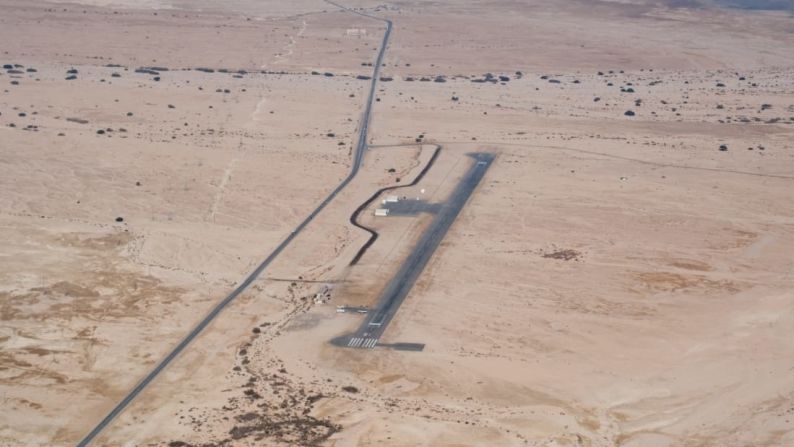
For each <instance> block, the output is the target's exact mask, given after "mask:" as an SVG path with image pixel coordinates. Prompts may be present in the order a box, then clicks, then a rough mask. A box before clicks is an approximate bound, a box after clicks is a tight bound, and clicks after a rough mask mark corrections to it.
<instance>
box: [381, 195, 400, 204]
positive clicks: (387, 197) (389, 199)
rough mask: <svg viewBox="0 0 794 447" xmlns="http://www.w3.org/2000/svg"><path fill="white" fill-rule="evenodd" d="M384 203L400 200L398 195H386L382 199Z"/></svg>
mask: <svg viewBox="0 0 794 447" xmlns="http://www.w3.org/2000/svg"><path fill="white" fill-rule="evenodd" d="M384 201H385V202H386V203H394V202H399V201H400V196H386V198H385V199H384Z"/></svg>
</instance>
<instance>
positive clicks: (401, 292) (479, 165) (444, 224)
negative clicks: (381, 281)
mask: <svg viewBox="0 0 794 447" xmlns="http://www.w3.org/2000/svg"><path fill="white" fill-rule="evenodd" d="M468 155H469V156H470V157H471V158H472V159H473V161H472V164H471V166H470V167H469V170H468V171H467V172H466V174H465V175H464V176H463V178H462V179H461V180H460V182H459V183H458V185H457V186H456V187H455V190H454V191H453V192H452V194H450V196H449V198H448V199H447V200H446V201H445V202H444V203H442V204H440V206H439V207H438V211H437V214H436V217H435V218H434V219H433V221H432V222H431V224H430V226H429V227H428V228H427V229H426V230H425V232H424V233H422V236H421V237H420V239H419V240H418V241H417V243H416V246H415V247H414V250H413V251H412V252H411V254H409V255H408V257H407V258H405V261H403V263H402V265H401V266H400V269H399V270H398V271H397V273H396V274H395V275H394V277H393V278H392V279H391V281H389V283H388V285H387V286H386V288H385V289H384V290H383V292H382V293H381V296H380V298H379V299H378V303H377V305H376V306H375V307H374V308H373V309H372V310H371V311H370V312H369V313H368V314H367V317H366V318H365V319H364V322H363V323H361V326H360V327H359V328H358V330H356V332H355V333H353V334H349V335H345V336H342V337H338V338H336V339H334V340H332V343H333V344H334V345H337V346H341V347H349V348H362V349H371V348H374V347H376V346H378V344H379V340H380V337H381V336H382V335H383V332H384V331H385V330H386V328H387V327H388V325H389V323H390V322H391V320H392V319H393V318H394V316H395V314H397V310H398V309H399V308H400V305H401V304H402V303H403V301H404V300H405V297H406V296H408V293H409V292H410V291H411V289H412V288H413V286H414V284H415V283H416V280H417V279H419V276H420V275H421V274H422V271H423V270H424V268H425V266H426V265H427V263H428V262H429V261H430V258H431V257H432V256H433V253H434V252H435V251H436V249H437V248H438V246H439V245H440V244H441V241H442V240H443V239H444V236H445V235H446V234H447V231H448V230H449V228H450V227H451V226H452V224H453V223H454V222H455V219H456V218H457V217H458V214H460V211H461V209H463V206H464V205H466V202H467V201H468V199H469V197H470V196H471V194H472V193H473V192H474V190H475V189H476V188H477V185H479V183H480V180H482V178H483V177H484V176H485V172H486V171H487V170H488V168H489V167H490V166H491V163H492V162H493V160H494V154H491V153H485V152H477V153H471V154H468ZM387 218H388V217H387ZM403 345H404V346H405V347H406V348H407V350H413V351H417V350H421V349H422V347H423V346H424V345H421V344H418V343H395V344H393V345H382V346H384V347H392V348H394V349H400V348H401V347H402V346H403Z"/></svg>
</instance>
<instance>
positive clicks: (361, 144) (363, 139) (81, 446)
mask: <svg viewBox="0 0 794 447" xmlns="http://www.w3.org/2000/svg"><path fill="white" fill-rule="evenodd" d="M328 3H330V4H332V5H334V6H337V7H339V8H342V9H344V10H346V11H349V12H352V13H355V14H358V15H361V16H364V17H369V18H371V19H375V20H379V21H381V22H385V23H386V32H385V33H384V34H383V41H382V42H381V46H380V49H379V51H378V57H377V60H376V63H375V64H374V67H373V70H372V82H371V84H370V88H369V96H368V97H367V103H366V105H365V107H364V113H363V115H362V116H361V123H360V124H359V133H358V144H357V146H356V151H355V153H354V155H353V166H352V168H351V170H350V174H348V176H347V177H346V178H345V179H344V180H342V183H340V184H339V185H338V186H337V187H336V188H335V189H334V190H333V191H331V193H330V194H328V196H327V197H326V198H325V200H323V201H322V202H321V203H320V204H319V205H318V206H317V208H315V209H314V211H312V212H311V213H310V214H309V215H308V216H307V217H306V218H305V219H304V220H303V222H301V223H300V224H299V225H298V226H297V227H295V229H294V230H292V232H291V233H290V234H289V236H287V238H286V239H284V240H283V241H282V242H281V243H280V244H279V245H278V246H277V247H276V249H275V250H273V252H272V253H270V254H269V255H268V256H267V258H265V260H264V261H262V263H261V264H259V266H258V267H257V268H256V269H255V270H254V271H253V272H251V274H249V275H248V276H247V277H246V278H245V279H244V280H243V282H241V283H240V285H238V286H237V288H236V289H234V290H233V291H232V292H231V293H230V294H229V295H228V296H227V297H226V298H224V299H223V300H221V301H220V302H219V303H218V304H216V305H215V307H213V308H212V310H211V311H210V313H209V314H207V316H206V317H204V319H202V320H201V321H200V322H199V323H198V324H197V325H196V326H195V327H194V328H193V329H192V330H191V331H190V332H189V333H188V334H187V336H185V338H184V339H182V341H181V342H179V344H178V345H176V347H174V349H173V350H172V351H171V352H169V353H168V355H166V356H165V358H163V359H162V360H161V361H160V363H158V364H157V366H155V368H154V369H153V370H152V371H151V372H149V374H147V375H146V376H145V377H144V378H143V379H142V380H141V381H140V382H138V384H137V385H135V387H134V388H133V389H132V390H131V391H130V392H129V393H128V394H127V395H126V396H124V398H123V399H122V400H121V401H120V402H119V403H118V404H117V405H116V406H115V407H114V408H113V409H112V410H111V411H110V413H108V414H107V416H105V418H104V419H102V420H101V421H100V422H99V423H98V424H97V425H96V427H94V429H93V430H91V432H89V433H88V434H87V435H86V436H85V437H84V438H83V439H82V440H81V441H80V442H79V443H78V444H77V446H78V447H85V446H88V445H89V444H91V442H93V441H94V439H95V438H96V437H97V436H98V435H99V434H100V433H101V432H102V430H104V429H105V428H106V427H107V426H108V425H110V423H111V422H112V421H113V419H115V418H116V416H118V415H119V414H121V412H122V411H124V409H125V408H127V406H128V405H129V404H130V403H132V401H133V400H135V398H136V397H137V396H138V395H139V394H140V393H141V392H142V391H143V390H144V389H145V388H146V387H147V386H148V385H149V384H150V383H151V382H152V381H153V380H154V379H155V378H157V376H158V375H159V374H160V373H161V372H162V371H163V370H164V369H165V368H166V367H168V365H169V364H170V363H171V362H172V361H174V359H175V358H176V357H177V356H178V355H179V354H180V353H181V352H182V351H184V350H185V348H187V346H188V345H189V344H190V343H191V342H192V341H193V340H194V339H195V338H196V337H197V336H198V335H199V334H201V332H202V331H203V330H204V329H205V328H206V327H207V326H209V324H210V323H211V322H212V320H214V319H215V318H216V317H217V316H218V315H219V314H220V313H221V312H222V311H223V309H224V308H226V306H228V305H229V303H231V302H232V301H234V299H235V298H237V297H238V296H239V295H240V294H241V293H242V292H243V291H245V290H246V289H247V288H248V287H249V286H250V285H251V283H253V282H254V281H255V280H256V279H257V278H258V277H259V276H260V275H261V274H262V272H263V271H264V270H265V269H266V268H267V267H268V266H269V265H270V264H271V263H272V262H273V261H274V260H275V259H276V258H277V257H278V255H279V254H281V252H282V251H284V249H285V248H287V246H289V244H290V243H291V242H292V241H293V240H294V239H295V238H296V237H297V236H298V235H299V234H300V233H301V232H302V231H303V230H304V229H305V228H306V227H307V226H308V225H309V223H311V221H312V220H314V218H315V217H317V215H318V214H320V212H321V211H322V210H323V209H324V208H325V207H326V206H327V205H328V204H329V203H331V201H332V200H333V199H334V198H335V197H336V196H337V195H338V194H339V192H340V191H342V190H343V189H344V188H345V187H346V186H347V185H348V184H349V183H350V182H351V181H352V180H353V178H354V177H355V176H356V174H358V171H359V169H360V168H361V161H362V160H363V158H364V151H366V149H367V132H368V131H369V122H370V118H371V115H372V104H373V103H374V101H375V86H376V84H377V81H378V78H379V75H380V68H381V65H382V63H383V56H384V54H385V53H386V47H387V46H388V44H389V37H390V36H391V30H392V22H391V20H386V19H381V18H379V17H376V16H372V15H369V14H365V13H363V12H360V11H355V10H352V9H349V8H346V7H344V6H341V5H338V4H336V3H333V2H330V1H329V2H328Z"/></svg>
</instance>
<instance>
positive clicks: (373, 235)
mask: <svg viewBox="0 0 794 447" xmlns="http://www.w3.org/2000/svg"><path fill="white" fill-rule="evenodd" d="M420 146H421V145H420ZM395 147H396V146H395ZM440 152H441V146H439V145H436V148H435V150H434V151H433V155H432V156H431V157H430V160H428V161H427V164H426V165H425V167H424V168H422V170H421V171H419V174H418V175H417V176H416V178H414V179H413V181H411V183H408V184H404V185H395V186H387V187H385V188H381V189H379V190H377V191H375V193H374V194H372V195H371V196H370V197H369V198H368V199H367V200H366V201H364V203H362V204H361V205H359V206H358V208H356V210H355V211H353V214H351V215H350V223H351V224H353V226H356V227H358V228H361V229H362V230H364V231H366V232H367V233H369V239H368V240H367V242H365V243H364V245H362V246H361V248H359V249H358V252H357V253H356V255H355V256H353V259H352V260H351V261H350V265H356V264H358V261H360V260H361V257H362V256H364V253H366V252H367V250H369V247H371V246H372V244H374V243H375V241H376V240H378V232H377V231H375V229H374V228H370V227H368V226H366V225H364V224H362V223H360V222H359V221H358V218H359V217H361V213H362V212H364V210H365V209H367V208H368V207H369V206H370V205H371V204H372V202H374V201H375V199H377V198H378V196H380V195H381V194H383V193H384V192H386V191H393V190H396V189H400V188H408V187H411V186H415V185H416V184H417V183H419V182H420V181H421V180H422V179H423V178H424V176H425V174H427V171H429V170H430V168H432V167H433V163H435V162H436V159H438V154H439V153H440Z"/></svg>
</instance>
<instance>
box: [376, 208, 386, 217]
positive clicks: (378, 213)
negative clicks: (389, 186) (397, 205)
mask: <svg viewBox="0 0 794 447" xmlns="http://www.w3.org/2000/svg"><path fill="white" fill-rule="evenodd" d="M375 215H376V216H379V217H383V216H388V215H389V210H388V209H387V208H378V209H376V210H375Z"/></svg>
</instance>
